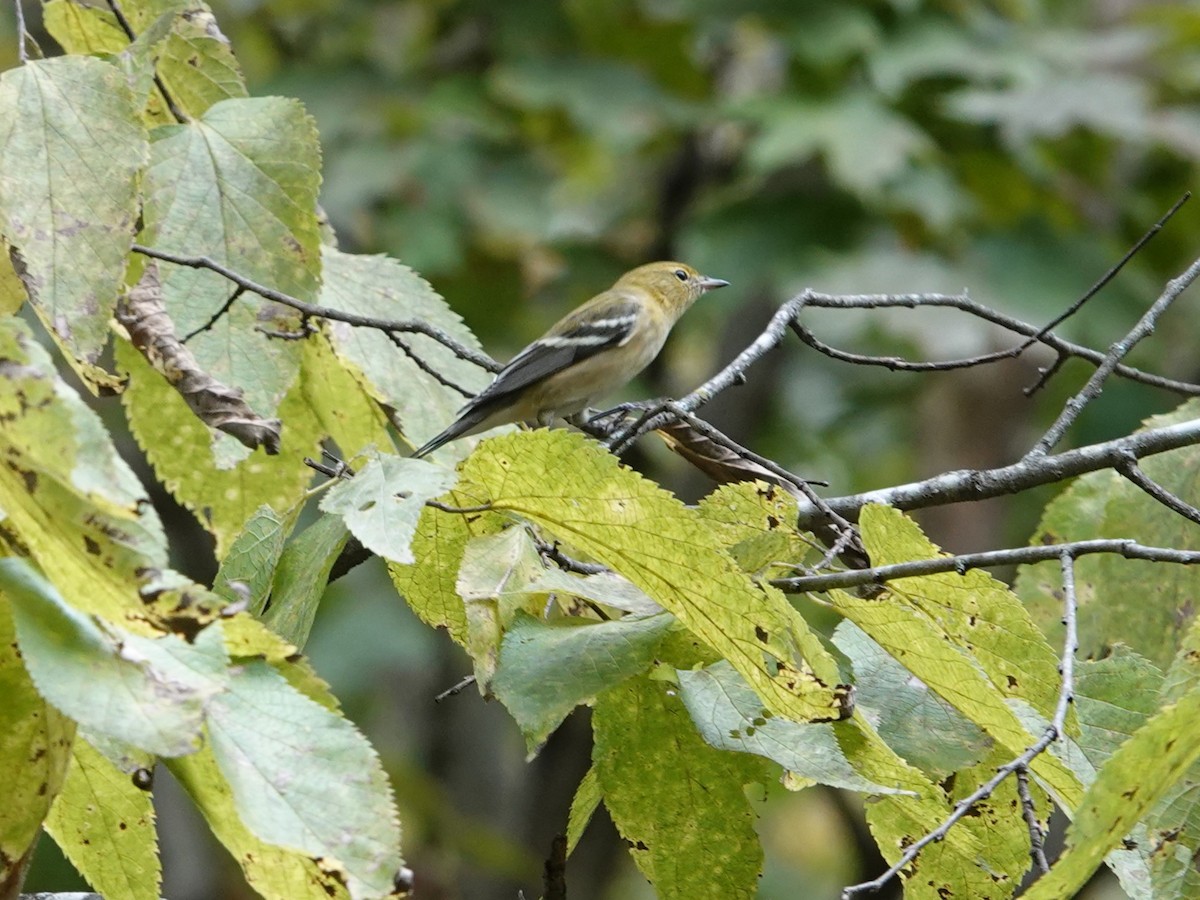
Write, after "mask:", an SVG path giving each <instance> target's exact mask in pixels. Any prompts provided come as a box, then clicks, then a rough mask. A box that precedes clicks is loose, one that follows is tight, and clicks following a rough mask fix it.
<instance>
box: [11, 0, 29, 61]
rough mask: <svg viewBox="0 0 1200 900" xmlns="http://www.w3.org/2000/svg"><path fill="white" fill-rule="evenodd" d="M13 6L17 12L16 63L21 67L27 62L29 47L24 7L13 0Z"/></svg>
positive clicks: (19, 2) (18, 0) (16, 0)
mask: <svg viewBox="0 0 1200 900" xmlns="http://www.w3.org/2000/svg"><path fill="white" fill-rule="evenodd" d="M13 5H14V6H16V10H17V61H18V62H20V64H21V65H25V63H27V62H29V45H28V43H26V41H27V38H28V29H26V27H25V7H24V6H23V5H22V4H21V0H13Z"/></svg>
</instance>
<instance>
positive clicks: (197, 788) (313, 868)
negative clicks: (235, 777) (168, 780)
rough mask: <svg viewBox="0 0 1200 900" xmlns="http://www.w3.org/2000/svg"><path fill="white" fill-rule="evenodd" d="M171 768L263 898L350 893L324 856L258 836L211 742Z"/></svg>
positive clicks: (334, 898) (309, 899)
mask: <svg viewBox="0 0 1200 900" xmlns="http://www.w3.org/2000/svg"><path fill="white" fill-rule="evenodd" d="M167 767H168V768H169V769H170V770H171V774H172V775H174V776H175V778H176V780H178V781H179V783H180V784H181V785H182V786H183V789H184V790H185V791H187V793H188V795H189V796H190V797H191V798H192V802H194V803H195V804H196V807H197V808H198V809H199V810H200V812H201V814H202V815H203V816H204V820H205V821H206V822H207V823H208V827H209V828H210V829H211V830H212V833H213V836H214V837H216V839H217V840H219V841H220V842H221V843H222V844H223V845H224V846H225V848H226V849H227V850H228V851H229V852H230V854H232V856H233V858H234V861H235V862H237V864H238V865H239V866H241V869H242V873H243V874H244V875H245V876H246V881H247V883H248V884H249V885H250V887H251V888H252V889H253V890H255V891H257V892H258V893H259V894H260V895H261V896H262V897H264V898H265V900H347V898H348V897H349V896H350V895H349V893H348V892H347V890H346V883H345V873H344V872H343V871H341V869H340V868H338V867H329V868H323V867H322V863H323V862H325V860H323V859H313V858H312V857H311V856H310V855H309V854H307V853H305V852H302V851H299V850H294V849H289V848H286V847H277V846H275V845H273V844H269V843H267V842H266V841H263V840H261V839H259V838H258V837H256V836H255V834H254V833H253V832H252V831H251V830H250V829H249V828H248V827H247V826H246V825H245V823H243V822H242V820H241V818H239V816H238V809H237V806H236V804H235V803H234V799H233V791H232V789H231V788H230V786H229V783H228V782H227V781H226V780H225V776H224V774H223V773H222V772H221V770H220V768H218V766H217V762H216V760H215V759H214V758H213V751H212V748H211V747H210V746H205V747H203V748H201V749H200V750H199V751H198V752H196V753H193V754H192V755H190V756H181V757H178V758H176V759H169V760H167Z"/></svg>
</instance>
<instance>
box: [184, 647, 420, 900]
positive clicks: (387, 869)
mask: <svg viewBox="0 0 1200 900" xmlns="http://www.w3.org/2000/svg"><path fill="white" fill-rule="evenodd" d="M208 733H209V738H210V742H211V746H212V750H213V755H214V757H215V759H216V761H217V765H218V766H219V767H220V770H221V772H222V774H223V775H224V776H225V779H226V780H227V781H228V783H229V786H230V789H231V792H232V796H233V803H234V805H235V807H236V809H237V813H238V817H239V818H240V819H241V820H242V821H243V822H245V824H246V826H247V827H248V828H249V829H250V830H251V831H252V832H253V833H254V834H255V835H257V836H258V837H259V838H260V839H261V840H263V841H266V842H267V843H271V844H275V845H277V846H281V847H287V848H291V849H294V850H299V851H301V852H304V853H306V854H309V855H311V856H313V857H315V858H317V860H318V862H319V865H320V866H321V867H322V868H323V869H325V870H334V871H337V872H339V873H340V874H341V875H342V876H343V877H344V878H345V879H346V883H347V885H348V887H349V890H350V895H351V897H354V898H360V897H383V896H386V895H387V894H388V893H389V892H390V891H391V889H392V883H393V879H394V878H395V875H396V873H397V872H398V871H399V869H400V867H401V865H402V862H403V860H402V859H401V858H400V824H399V822H398V820H397V816H396V808H395V804H394V801H393V799H392V795H391V791H390V789H389V787H388V782H387V776H386V775H385V774H384V771H383V767H382V766H381V765H380V762H379V758H378V756H376V754H375V751H374V750H373V749H372V748H371V746H370V744H368V743H367V741H366V739H365V738H364V737H363V736H362V734H360V733H359V731H358V730H357V729H355V727H354V726H353V725H352V724H350V722H348V721H347V720H346V719H344V718H342V717H341V716H340V715H337V714H335V713H333V712H331V711H330V710H328V709H326V708H325V707H323V706H321V705H319V704H317V703H315V702H313V701H312V700H310V699H308V698H307V697H305V696H304V695H303V694H301V693H299V692H298V691H296V690H295V689H294V688H293V687H291V685H289V684H288V683H287V681H285V680H284V678H283V676H281V675H280V674H279V673H278V672H276V671H275V670H274V669H273V668H272V667H271V666H270V665H269V664H267V663H265V662H256V661H248V662H246V663H245V664H244V665H243V666H241V667H240V669H239V670H238V671H237V672H236V673H235V674H234V675H233V677H232V678H231V679H230V682H229V688H228V690H226V691H224V692H222V693H221V694H219V695H218V696H216V697H214V698H213V699H212V703H211V708H210V715H209V721H208ZM314 759H319V760H321V763H322V764H321V766H319V767H316V766H313V765H312V761H313V760H314Z"/></svg>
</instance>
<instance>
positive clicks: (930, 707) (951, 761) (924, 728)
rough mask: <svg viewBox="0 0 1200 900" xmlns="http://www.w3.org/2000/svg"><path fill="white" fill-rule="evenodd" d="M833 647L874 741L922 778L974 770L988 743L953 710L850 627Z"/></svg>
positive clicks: (840, 628) (839, 633) (839, 634)
mask: <svg viewBox="0 0 1200 900" xmlns="http://www.w3.org/2000/svg"><path fill="white" fill-rule="evenodd" d="M833 642H834V644H835V645H837V647H838V649H839V650H841V651H842V652H843V653H845V654H846V656H847V657H849V659H850V663H851V665H852V666H853V667H854V691H855V693H854V704H855V708H856V709H858V710H860V711H861V712H862V713H863V715H864V716H865V717H866V718H867V719H869V720H870V721H871V722H872V723H874V725H875V728H876V730H877V731H878V732H879V736H880V737H881V738H883V740H884V741H886V742H887V745H888V746H889V747H891V748H892V749H893V750H895V751H896V752H897V753H898V754H900V756H902V757H904V759H906V760H908V762H910V763H912V764H913V765H914V766H917V767H918V768H920V769H921V770H922V771H923V772H926V773H927V774H929V775H931V776H933V777H935V778H944V777H945V776H947V775H949V774H950V773H952V772H957V771H958V770H959V769H964V768H966V767H967V766H970V765H974V764H975V763H977V762H978V761H979V759H980V758H981V757H982V756H983V755H984V754H985V753H987V751H988V748H989V746H990V745H991V741H990V740H988V737H987V735H985V734H984V733H983V732H982V731H980V730H979V728H978V727H977V726H975V725H974V724H972V723H971V721H970V720H968V719H967V718H965V717H964V716H963V715H962V714H961V713H959V712H958V711H957V710H956V709H955V708H954V707H953V706H951V705H950V704H949V703H947V702H946V701H945V700H943V699H942V698H941V697H939V696H938V695H937V694H935V693H933V692H932V691H931V690H929V688H928V687H927V686H926V685H924V684H922V683H921V681H920V680H919V679H916V678H913V676H912V674H911V673H910V672H909V671H908V670H907V669H906V668H904V666H902V665H901V664H900V663H899V662H897V661H896V659H895V658H894V657H892V656H891V655H890V654H889V653H886V652H885V651H884V649H883V648H882V647H880V646H879V644H877V643H875V641H873V640H871V638H870V637H868V636H867V634H866V633H865V632H864V631H863V630H862V629H861V628H859V627H858V626H857V625H855V624H854V623H853V622H849V621H843V622H842V623H841V624H839V625H838V627H837V630H836V631H835V632H834V634H833Z"/></svg>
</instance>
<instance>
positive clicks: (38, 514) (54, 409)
mask: <svg viewBox="0 0 1200 900" xmlns="http://www.w3.org/2000/svg"><path fill="white" fill-rule="evenodd" d="M0 359H3V360H5V361H6V369H5V375H4V377H3V378H0V419H3V422H4V427H3V428H0V450H2V452H3V456H4V458H5V460H6V464H5V465H4V466H3V467H0V511H3V514H4V516H5V517H6V521H5V528H6V530H8V531H9V532H10V533H12V534H16V535H20V540H21V542H22V544H23V546H24V548H25V549H26V550H27V551H28V552H29V554H30V555H31V556H32V557H33V558H34V559H35V560H36V561H37V563H38V564H39V565H40V566H41V568H42V570H43V571H45V572H50V573H53V577H54V582H55V586H56V587H57V588H58V590H59V591H61V592H62V593H63V595H64V596H66V597H68V598H69V599H70V601H71V603H72V604H74V605H76V606H77V607H79V608H80V609H83V610H87V611H88V612H94V613H97V614H99V615H103V616H106V617H107V618H109V619H111V620H112V621H120V622H131V623H133V624H132V625H131V627H138V626H137V624H136V623H137V622H142V621H144V620H145V619H146V618H147V617H148V615H149V613H150V611H149V610H148V609H147V607H146V606H145V604H144V603H143V602H142V600H141V599H140V598H139V597H138V595H137V591H138V589H139V587H140V586H142V583H143V581H144V580H145V578H146V576H147V573H152V572H156V571H161V570H165V569H166V565H167V547H166V538H165V537H164V535H163V530H162V523H161V522H160V521H159V519H158V515H157V513H155V511H154V507H153V506H152V505H151V503H150V499H149V497H147V496H146V492H145V490H144V489H143V488H142V485H141V484H140V483H139V482H138V480H137V477H136V476H135V475H134V474H133V471H132V470H131V469H130V468H129V466H128V465H127V464H126V463H125V461H124V460H123V459H122V458H121V456H120V454H118V453H117V450H116V448H115V447H114V446H113V441H112V438H111V437H110V436H109V434H108V431H107V430H106V429H105V428H104V425H103V423H102V422H101V421H100V418H99V416H97V415H96V413H95V412H93V411H92V410H91V409H90V408H89V407H88V406H87V405H86V404H84V402H83V401H82V400H81V399H80V397H79V395H78V394H76V393H75V392H74V391H73V390H72V389H71V388H70V387H68V386H67V384H66V383H65V382H64V381H63V380H62V379H61V378H59V376H58V374H57V372H56V371H55V368H54V364H53V363H52V362H51V360H50V357H49V355H48V354H47V353H46V351H45V350H43V349H42V347H41V346H40V345H39V344H38V343H37V341H36V340H34V339H33V337H32V336H31V335H30V333H29V329H28V327H27V326H26V325H25V324H24V323H23V322H22V321H20V320H19V319H4V320H0Z"/></svg>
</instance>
